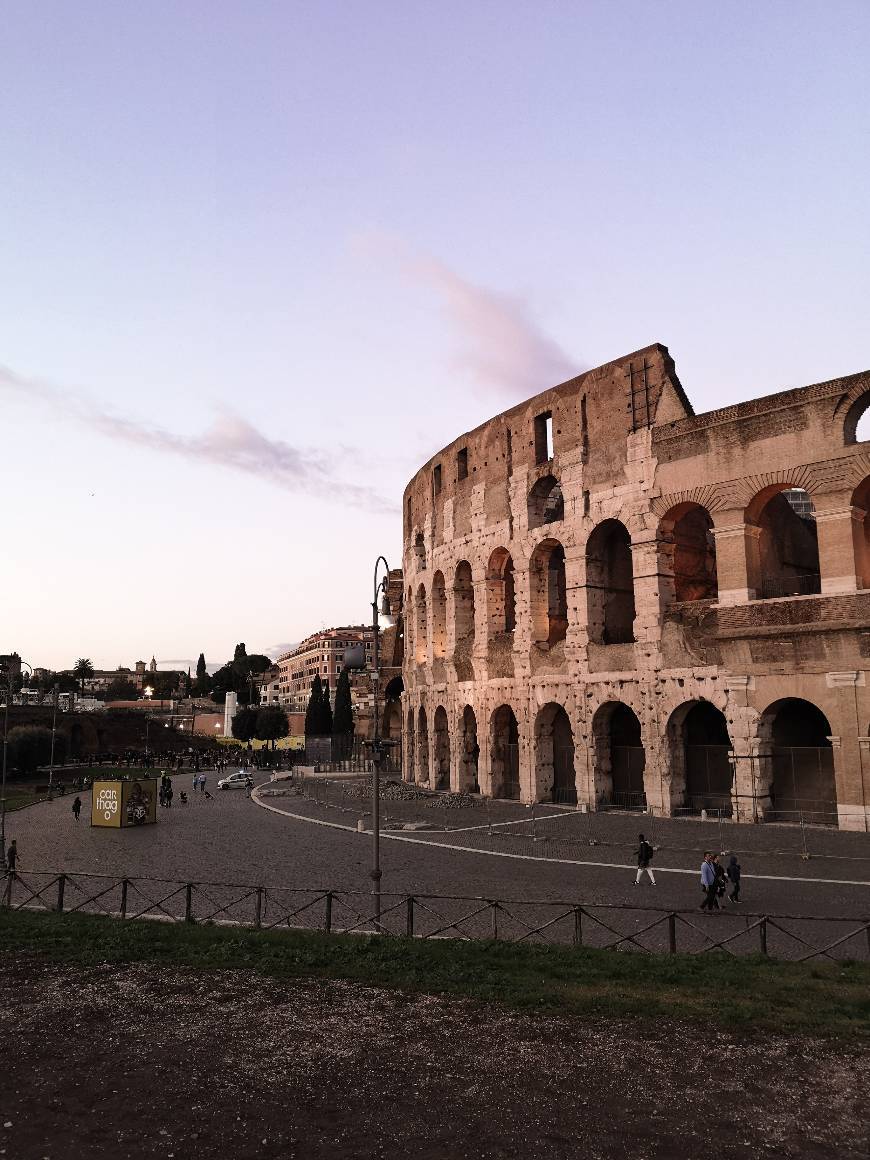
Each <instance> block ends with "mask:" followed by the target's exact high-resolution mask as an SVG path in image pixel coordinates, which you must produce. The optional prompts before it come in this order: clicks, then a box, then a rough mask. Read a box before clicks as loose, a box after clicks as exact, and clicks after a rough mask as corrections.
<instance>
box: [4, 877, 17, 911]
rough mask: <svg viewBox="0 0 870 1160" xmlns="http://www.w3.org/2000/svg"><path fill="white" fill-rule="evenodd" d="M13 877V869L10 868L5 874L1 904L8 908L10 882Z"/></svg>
mask: <svg viewBox="0 0 870 1160" xmlns="http://www.w3.org/2000/svg"><path fill="white" fill-rule="evenodd" d="M14 879H15V871H14V870H10V871H9V873H8V874H7V875H6V889H5V890H4V891H3V905H4V906H5V908H6V909H7V910H8V909H9V907H10V906H11V905H12V883H13V881H14Z"/></svg>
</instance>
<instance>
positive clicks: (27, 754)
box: [8, 725, 66, 773]
mask: <svg viewBox="0 0 870 1160" xmlns="http://www.w3.org/2000/svg"><path fill="white" fill-rule="evenodd" d="M8 745H9V763H10V765H12V766H14V767H15V768H17V769H18V770H19V771H20V772H21V773H34V772H35V771H36V769H37V767H38V766H40V765H48V763H49V761H50V760H51V730H50V729H47V728H46V727H45V726H44V725H17V726H16V727H15V728H14V729H10V730H9V740H8ZM65 751H66V738H65V737H64V735H63V734H62V733H57V734H56V736H55V740H54V760H55V762H61V761H63V757H64V753H65Z"/></svg>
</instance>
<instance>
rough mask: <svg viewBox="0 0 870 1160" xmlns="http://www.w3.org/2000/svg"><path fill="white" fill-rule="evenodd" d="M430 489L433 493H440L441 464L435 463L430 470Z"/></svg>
mask: <svg viewBox="0 0 870 1160" xmlns="http://www.w3.org/2000/svg"><path fill="white" fill-rule="evenodd" d="M432 490H433V492H434V493H435V495H440V494H441V464H440V463H438V464H436V466H435V468H434V470H433V471H432Z"/></svg>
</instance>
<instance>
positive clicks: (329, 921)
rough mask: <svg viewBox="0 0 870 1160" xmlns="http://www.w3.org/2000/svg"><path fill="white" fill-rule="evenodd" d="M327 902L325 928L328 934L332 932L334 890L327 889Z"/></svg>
mask: <svg viewBox="0 0 870 1160" xmlns="http://www.w3.org/2000/svg"><path fill="white" fill-rule="evenodd" d="M323 901H324V903H325V904H326V905H325V907H324V912H323V930H324V932H325V933H326V934H331V933H332V891H331V890H327V892H326V894H325V896H324V899H323Z"/></svg>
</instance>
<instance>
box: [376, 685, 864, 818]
mask: <svg viewBox="0 0 870 1160" xmlns="http://www.w3.org/2000/svg"><path fill="white" fill-rule="evenodd" d="M684 684H685V682H683V681H680V682H679V685H680V686H683V685H684ZM715 684H716V682H713V681H711V682H708V686H712V685H715ZM737 687H738V688H739V687H740V686H739V684H738V686H737ZM671 691H672V693H677V692H678V690H677V687H676V685H674V687H673V688H672V690H671ZM470 692H471V690H470ZM488 692H489V693H490V696H489V697H488V698H487V699H486V700H480V699H476V698H475V697H473V696H469V697H468V699H465V698H464V697H463V696H462V694H461V691H459V692H458V695H457V692H454V695H453V696H451V697H448V696H447V694H446V692H444V693H442V695H441V696H439V693H438V690H433V689H426V690H420V691H413V690H412V691H411V692H410V693H408V694H406V695H405V696H404V697H403V699H402V707H401V717H399V708H398V706H396V709H395V712H394V718H395V719H394V720H393V722H392V725H391V728H392V732H393V733H394V734H395V735H396V736H397V735H398V732H399V729H401V739H402V752H403V758H402V769H403V777H404V778H405V780H407V781H411V782H415V783H417V784H420V785H425V786H428V787H429V788H432V789H438V790H453V791H457V792H462V791H464V792H472V793H481V794H483V795H485V796H489V797H493V798H506V799H513V800H518V801H523V802H527V803H530V802H551V803H554V804H560V805H576V806H577V807H578V808H585V809H588V810H604V809H634V810H651V811H653V812H655V813H658V814H661V815H663V816H673V815H677V814H681V813H683V814H701V813H702V812H706V813H707V814H708V815H712V816H722V817H727V818H732V819H734V820H736V821H743V822H753V821H782V822H789V821H794V822H804V823H808V824H822V825H835V826H839V827H841V828H847V829H857V830H865V831H868V832H870V737H867V736H860V735H859V732H858V730H857V729H856V728H855V727H854V725H853V726H852V729H851V731H850V730H849V729H848V727H847V728H845V729H844V728H843V724H844V722H843V720H842V719H841V715H840V702H839V701H838V700H837V697H836V691H835V695H834V696H833V697H823V698H818V700H820V701H822V702H823V704H822V705H820V704H818V703H816V701H813V700H808V699H807V697H806V696H786V697H779V698H777V699H775V700H773V701H771V702H770V703H769V704H767V705H765V706H764V707H763V708H761V709H759V708H757V707H755V706H753V705H751V704H749V703H748V702H747V698H746V696H745V693H744V695H743V696H742V697H739V696H738V697H735V696H734V695H733V686H730V687H722V688H711V687H706V688H705V692H706V693H707V694H708V695H689V696H685V695H684V694H685V693H690V692H696V690H694V691H693V690H685V689H682V688H680V689H679V696H672V697H671V703H670V704H668V703H667V702H666V700H665V699H664V698H663V695H662V694H663V690H662V689H661V688H657V687H642V686H638V685H631V684H629V683H627V682H620V683H619V687H618V688H616V689H613V688H604V689H597V688H593V689H592V690H591V691H590V689H589V688H588V687H587V688H585V689H584V688H582V687H581V689H580V690H579V692H580V696H576V695H575V696H573V697H571V696H566V697H565V698H563V699H561V700H560V699H559V698H558V695H557V691H556V690H553V689H550V690H547V691H544V690H541V689H536V690H534V693H533V696H532V697H531V698H530V699H529V700H525V701H522V702H519V701H516V700H511V699H510V698H509V697H508V696H507V695H506V691H501V692H499V691H497V690H495V689H493V690H488ZM850 692H851V691H850ZM680 698H682V699H680ZM865 765H866V767H867V771H868V772H867V773H866V774H865V772H864V767H865Z"/></svg>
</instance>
